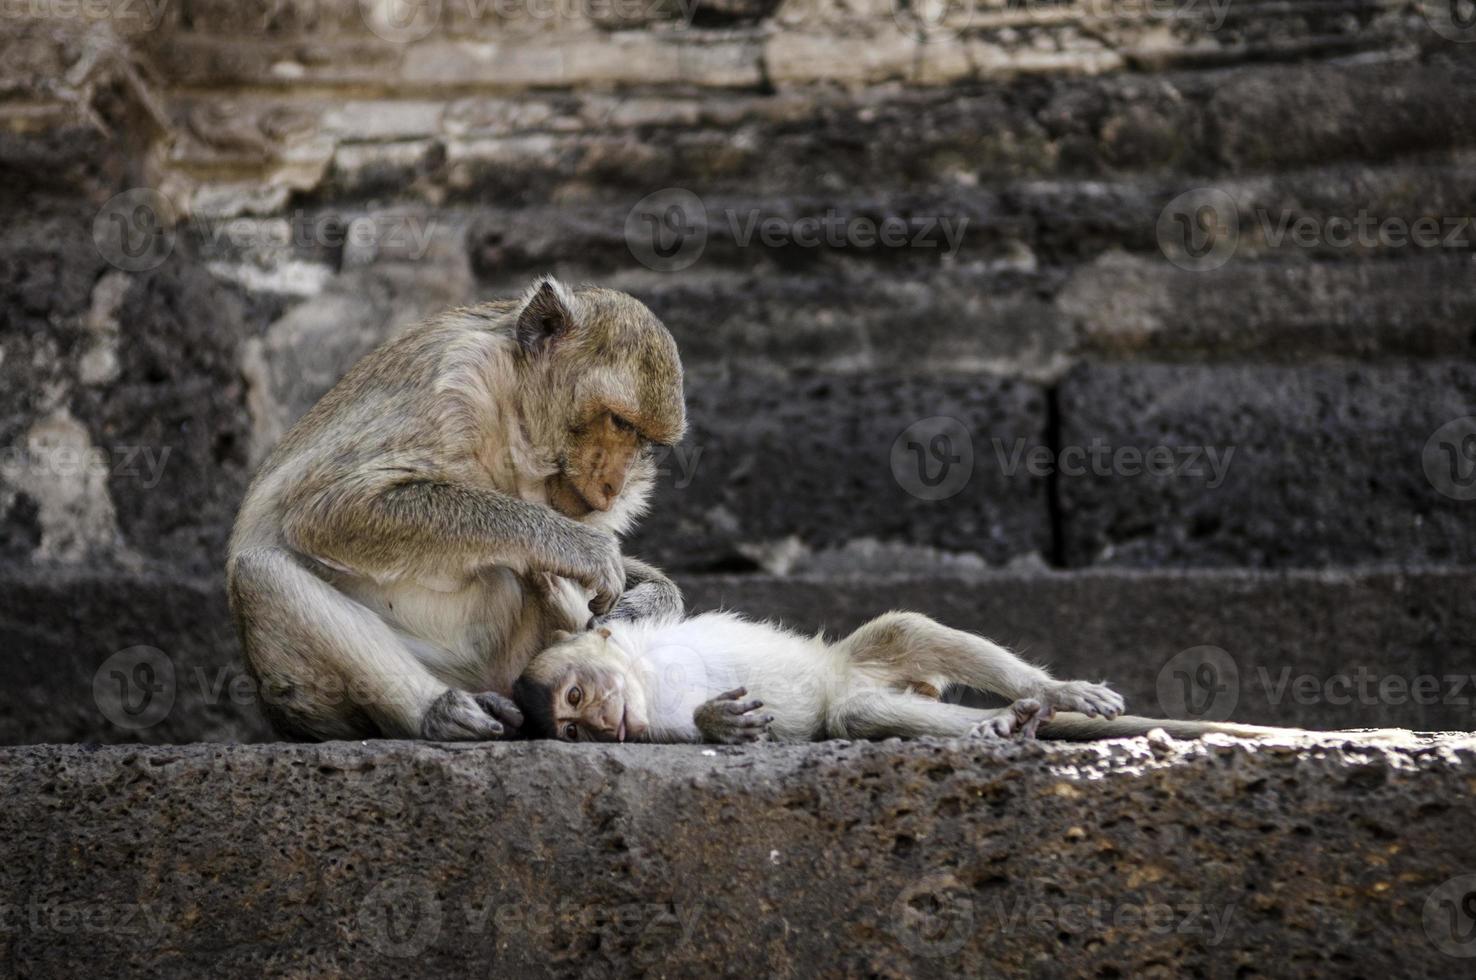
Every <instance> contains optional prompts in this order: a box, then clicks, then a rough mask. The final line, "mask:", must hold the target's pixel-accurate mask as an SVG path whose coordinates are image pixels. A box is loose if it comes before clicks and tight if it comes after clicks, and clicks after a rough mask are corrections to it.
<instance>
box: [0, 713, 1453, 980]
mask: <svg viewBox="0 0 1476 980" xmlns="http://www.w3.org/2000/svg"><path fill="white" fill-rule="evenodd" d="M0 787H3V793H4V798H5V799H6V801H7V806H6V807H5V809H4V812H3V816H0V828H3V832H4V835H5V839H6V840H7V841H8V842H9V844H10V847H11V851H12V853H13V854H14V855H15V856H16V859H14V860H10V861H7V862H5V865H4V870H3V872H0V881H3V884H0V901H3V902H4V906H3V907H4V908H5V910H6V911H7V919H6V922H5V931H6V933H7V934H8V935H7V942H6V943H5V944H4V945H3V946H0V950H3V952H0V961H3V963H4V965H5V966H6V967H8V971H7V972H19V973H20V974H22V975H38V976H78V975H87V974H88V973H94V974H106V975H109V976H131V975H149V976H199V975H202V974H203V973H204V972H206V971H207V970H208V972H209V973H210V975H212V976H259V975H262V974H283V973H285V974H292V975H327V974H334V975H338V974H351V975H354V976H364V977H390V976H427V975H440V974H443V973H449V972H451V971H457V972H472V971H475V972H476V973H477V974H478V975H498V976H523V975H529V973H530V971H531V972H537V973H540V974H542V973H547V974H548V975H552V976H576V975H577V976H590V975H597V976H604V975H630V974H632V973H635V972H651V973H655V974H657V975H669V976H680V975H714V976H716V975H733V976H736V975H739V973H740V972H741V973H743V974H744V975H753V970H754V967H755V966H756V965H757V966H758V967H759V970H760V971H761V973H762V974H763V975H778V976H790V975H816V974H818V973H826V974H833V975H859V974H867V975H879V976H907V975H915V976H945V975H974V976H993V975H1004V976H1020V975H1027V974H1040V973H1041V972H1042V971H1045V972H1046V973H1048V974H1050V975H1061V976H1144V975H1157V974H1159V973H1160V972H1161V973H1162V975H1167V976H1186V975H1187V976H1237V975H1238V976H1245V975H1250V974H1254V975H1258V976H1289V977H1290V976H1309V975H1324V974H1341V973H1343V972H1345V971H1348V970H1355V969H1356V970H1357V971H1358V972H1359V973H1360V974H1361V975H1366V976H1379V975H1387V976H1450V975H1453V974H1454V973H1456V972H1458V971H1459V970H1460V968H1461V966H1462V961H1461V960H1460V959H1456V958H1453V957H1452V956H1450V955H1448V953H1457V954H1460V953H1464V954H1465V955H1468V956H1469V955H1470V954H1471V953H1472V952H1473V951H1476V950H1473V948H1472V944H1471V943H1470V942H1469V941H1468V942H1466V943H1461V942H1460V941H1459V936H1458V934H1457V935H1452V933H1451V930H1449V928H1448V924H1446V923H1445V920H1444V919H1443V918H1442V908H1443V907H1442V906H1441V904H1440V902H1441V899H1442V897H1445V898H1449V897H1450V895H1449V894H1447V892H1448V891H1450V890H1451V889H1453V888H1459V887H1460V885H1461V882H1460V881H1458V880H1457V881H1454V883H1453V884H1450V885H1447V884H1446V883H1448V882H1452V880H1453V879H1458V878H1459V876H1461V875H1466V874H1470V873H1471V872H1472V870H1473V869H1476V838H1473V836H1472V835H1471V833H1470V814H1471V812H1472V802H1473V801H1472V795H1473V792H1476V739H1473V738H1471V737H1470V736H1465V737H1453V736H1445V737H1441V738H1434V739H1418V740H1417V739H1410V740H1409V742H1408V744H1403V745H1400V746H1397V747H1379V746H1370V745H1361V746H1360V745H1353V744H1349V743H1341V742H1337V741H1331V742H1324V743H1321V744H1319V745H1312V744H1310V743H1309V744H1306V745H1301V746H1295V747H1294V746H1290V745H1288V746H1282V747H1265V746H1255V745H1251V744H1247V743H1233V742H1230V741H1228V740H1227V741H1225V742H1223V743H1210V744H1206V743H1175V744H1171V745H1160V746H1154V745H1151V744H1150V743H1149V741H1148V740H1146V739H1136V740H1128V741H1122V742H1115V743H1108V744H1104V745H1099V746H1092V747H1062V746H1042V745H1016V744H1005V745H987V744H982V743H969V742H943V741H921V742H913V743H906V744H903V743H895V742H894V743H881V744H865V743H843V742H834V743H826V744H819V745H813V746H796V747H776V746H762V747H754V748H748V749H728V748H723V749H706V750H704V749H702V748H700V747H634V746H618V747H602V746H560V745H554V744H538V745H532V744H510V745H491V746H478V747H470V748H460V747H452V746H448V745H416V744H409V743H398V742H378V743H367V744H355V743H334V744H327V745H321V746H291V745H264V746H253V747H224V746H203V745H193V746H186V747H180V748H156V749H135V748H127V749H125V748H113V749H102V750H89V749H86V748H79V747H70V746H42V747H34V748H25V749H11V750H5V751H3V752H0ZM1443 885H1445V886H1446V887H1445V889H1444V890H1442V886H1443ZM1466 890H1467V891H1469V888H1467V889H1466ZM1462 894H1463V892H1461V891H1456V892H1455V893H1454V901H1456V902H1457V903H1458V902H1459V901H1460V899H1461V896H1462ZM1442 929H1443V930H1444V931H1443V932H1442ZM79 933H81V934H82V935H81V936H80V937H79V935H78V934H79ZM79 938H80V939H82V940H86V941H79ZM738 963H742V964H743V966H742V968H741V970H740V969H739V967H738V966H736V965H735V964H738Z"/></svg>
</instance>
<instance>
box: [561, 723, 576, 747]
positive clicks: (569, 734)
mask: <svg viewBox="0 0 1476 980" xmlns="http://www.w3.org/2000/svg"><path fill="white" fill-rule="evenodd" d="M578 735H579V726H578V725H576V724H574V723H573V722H572V721H571V722H569V724H567V725H565V726H564V741H566V742H572V741H574V740H575V738H577V737H578Z"/></svg>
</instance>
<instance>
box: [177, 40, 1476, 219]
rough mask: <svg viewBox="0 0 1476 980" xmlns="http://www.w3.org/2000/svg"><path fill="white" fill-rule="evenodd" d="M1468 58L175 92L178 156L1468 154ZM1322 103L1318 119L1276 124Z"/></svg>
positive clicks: (424, 185) (561, 180)
mask: <svg viewBox="0 0 1476 980" xmlns="http://www.w3.org/2000/svg"><path fill="white" fill-rule="evenodd" d="M232 50H235V48H234V46H233V47H232ZM1473 67H1476V53H1472V52H1470V51H1467V50H1466V49H1464V48H1461V47H1460V46H1453V47H1452V48H1451V49H1450V50H1448V51H1447V52H1445V57H1444V58H1442V59H1441V60H1439V61H1432V62H1431V63H1428V64H1412V63H1409V62H1407V61H1396V62H1391V63H1378V62H1374V63H1357V64H1341V63H1332V64H1328V63H1315V64H1294V65H1277V64H1264V63H1256V62H1252V63H1250V64H1243V65H1238V66H1234V67H1230V68H1226V69H1223V70H1219V71H1214V72H1168V73H1164V74H1162V75H1158V76H1153V75H1148V76H1145V75H1142V74H1136V73H1135V74H1129V75H1107V76H1092V77H1079V76H1065V77H1060V78H1045V79H1038V78H1029V79H1017V80H1012V81H1003V80H1002V81H998V82H993V83H991V84H988V85H970V84H960V85H957V86H951V87H948V88H929V87H922V88H914V87H907V88H896V87H891V86H883V87H873V88H864V89H860V90H846V89H838V88H829V87H825V88H819V89H805V90H801V91H781V92H773V93H753V92H746V91H736V92H735V91H729V90H726V89H715V90H708V91H697V92H694V91H690V90H684V89H676V90H668V91H659V92H657V91H646V92H641V93H638V94H637V93H612V92H605V91H598V90H596V91H589V90H571V91H548V90H543V89H540V90H535V91H531V92H518V93H505V92H499V91H497V90H495V89H493V90H488V91H472V92H464V91H458V92H455V93H451V94H443V93H430V94H421V95H413V96H412V95H408V94H406V93H403V92H396V93H389V94H386V95H381V96H366V95H361V94H358V93H343V92H323V91H317V90H313V89H304V88H299V87H293V88H290V89H287V90H285V91H280V92H278V91H265V92H253V93H252V94H251V95H250V97H246V98H239V99H236V100H234V101H233V102H232V103H231V105H230V109H229V111H222V110H221V109H220V107H219V106H218V102H219V99H220V93H218V92H215V91H210V90H204V91H200V90H190V89H186V90H182V91H179V92H172V93H170V95H169V97H168V105H169V111H170V116H171V120H172V121H173V123H174V124H175V129H176V132H175V133H174V134H173V136H174V139H173V140H172V141H171V144H170V147H169V151H168V165H169V167H170V168H171V169H173V170H175V171H178V172H181V173H186V174H190V175H193V176H197V177H199V178H200V179H202V180H204V181H207V182H210V181H215V180H218V179H219V178H220V177H221V175H223V174H230V173H232V172H235V173H238V174H239V173H256V172H260V171H261V170H262V168H263V167H264V166H265V167H267V168H268V169H270V168H271V167H272V166H273V165H274V163H277V162H280V161H281V160H282V159H284V158H289V157H299V158H300V157H301V156H302V155H303V154H305V153H313V152H317V150H315V149H314V148H318V149H319V150H321V152H322V153H323V154H325V157H324V159H325V160H331V163H330V164H329V166H328V169H327V170H326V171H325V172H323V174H322V181H321V184H320V185H319V186H318V187H317V188H316V189H315V191H316V196H317V198H318V199H319V200H356V199H357V200H362V199H383V198H384V197H385V196H387V195H392V196H396V197H401V196H422V197H439V196H440V195H443V194H446V193H450V194H453V195H456V196H459V197H462V198H466V199H472V200H496V201H500V202H506V201H536V200H557V201H558V202H559V203H560V204H561V205H563V206H571V205H574V204H575V203H576V202H577V201H579V200H582V199H587V198H589V197H592V196H598V195H601V194H608V193H609V192H610V191H611V190H617V189H618V190H621V191H635V190H639V191H640V193H639V194H637V195H636V196H635V198H632V200H634V199H636V198H638V197H639V196H641V195H643V194H646V193H649V192H650V191H652V190H655V189H656V188H657V187H661V186H677V187H690V188H692V189H694V190H698V191H700V192H701V193H703V194H724V193H727V194H733V193H738V194H745V193H746V194H758V193H768V194H773V195H777V196H783V197H787V196H789V195H792V194H794V193H795V191H796V190H797V189H801V188H808V189H810V192H811V193H814V192H816V191H823V192H828V193H834V194H857V193H861V192H896V191H897V190H898V189H899V188H926V187H930V186H936V187H943V188H950V187H951V188H960V187H966V186H969V185H970V184H971V183H972V182H974V181H981V182H984V183H986V184H988V183H994V182H999V181H1003V180H1009V179H1015V180H1029V179H1035V180H1065V179H1070V178H1087V179H1096V180H1108V179H1122V178H1125V177H1130V176H1134V175H1144V174H1150V175H1168V174H1178V175H1185V176H1188V175H1192V176H1194V177H1196V178H1198V179H1200V180H1201V181H1210V180H1215V179H1219V178H1225V177H1233V176H1236V175H1248V174H1267V173H1277V172H1284V171H1292V170H1297V169H1301V168H1305V167H1310V166H1317V167H1329V166H1334V165H1336V164H1338V163H1353V164H1357V165H1360V166H1365V167H1367V166H1378V165H1389V164H1392V163H1395V162H1398V161H1419V162H1424V163H1429V164H1439V163H1445V164H1459V163H1461V162H1462V161H1463V160H1464V159H1465V157H1466V156H1468V155H1469V152H1470V148H1471V146H1472V135H1471V134H1472V132H1473V131H1476V110H1473V109H1471V107H1470V106H1468V105H1465V104H1447V103H1448V102H1449V100H1447V99H1445V95H1446V93H1448V92H1450V91H1451V90H1453V89H1461V88H1463V87H1467V86H1469V85H1470V84H1471V80H1472V74H1473ZM1307 112H1315V113H1316V117H1317V119H1318V125H1316V126H1308V127H1300V128H1297V129H1295V130H1292V131H1288V130H1286V129H1285V127H1284V126H1282V125H1281V120H1283V119H1284V118H1286V117H1287V116H1288V115H1293V114H1297V113H1307ZM1268 133H1275V134H1276V136H1275V138H1274V139H1271V138H1268ZM1312 189H1314V190H1315V188H1312ZM1421 199H1423V196H1421Z"/></svg>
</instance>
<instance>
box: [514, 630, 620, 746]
mask: <svg viewBox="0 0 1476 980" xmlns="http://www.w3.org/2000/svg"><path fill="white" fill-rule="evenodd" d="M555 638H556V639H557V640H558V642H557V643H555V645H554V646H552V647H549V648H548V649H547V650H545V651H543V652H542V653H540V654H539V655H538V656H536V657H535V658H533V661H532V663H530V664H529V665H528V668H527V669H526V670H525V671H524V672H523V676H522V677H521V678H519V679H518V682H517V685H516V686H515V689H514V695H515V697H516V698H517V701H518V703H519V705H520V706H521V707H522V708H523V710H524V715H525V718H526V719H527V724H526V725H525V730H528V731H530V733H531V734H534V735H539V736H542V737H545V738H557V739H559V740H560V741H563V742H626V741H639V740H640V739H641V738H643V737H644V736H645V734H646V731H647V729H648V728H649V722H648V720H647V712H646V696H645V688H644V686H643V685H642V684H641V682H640V679H639V677H638V676H637V675H636V673H635V672H634V671H633V670H632V669H631V664H630V661H629V658H627V657H626V655H625V654H624V652H623V651H622V650H620V648H619V647H618V646H616V645H615V644H614V643H612V642H611V640H610V631H609V630H607V629H598V630H592V631H590V632H588V633H581V634H579V635H577V636H570V635H569V634H567V633H563V632H562V631H561V632H559V633H556V634H555Z"/></svg>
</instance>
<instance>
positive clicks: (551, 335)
mask: <svg viewBox="0 0 1476 980" xmlns="http://www.w3.org/2000/svg"><path fill="white" fill-rule="evenodd" d="M577 307H578V300H576V299H575V298H574V294H573V292H571V291H570V289H569V287H568V286H565V285H564V284H563V283H561V282H559V281H558V280H557V279H555V278H554V277H553V276H544V277H543V278H541V279H539V280H538V281H537V282H535V283H534V284H533V285H532V286H531V287H529V289H528V291H527V292H526V293H524V294H523V301H522V304H521V305H520V306H519V308H518V320H517V327H516V331H517V337H518V344H519V345H520V346H521V347H522V348H523V350H525V351H527V352H528V353H530V354H534V353H537V352H539V351H542V350H547V349H548V348H549V347H551V346H552V345H553V344H554V343H555V342H557V341H558V339H559V338H560V337H562V336H564V335H565V334H567V333H568V332H569V331H570V330H571V329H573V327H574V322H575V313H576V309H577Z"/></svg>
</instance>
